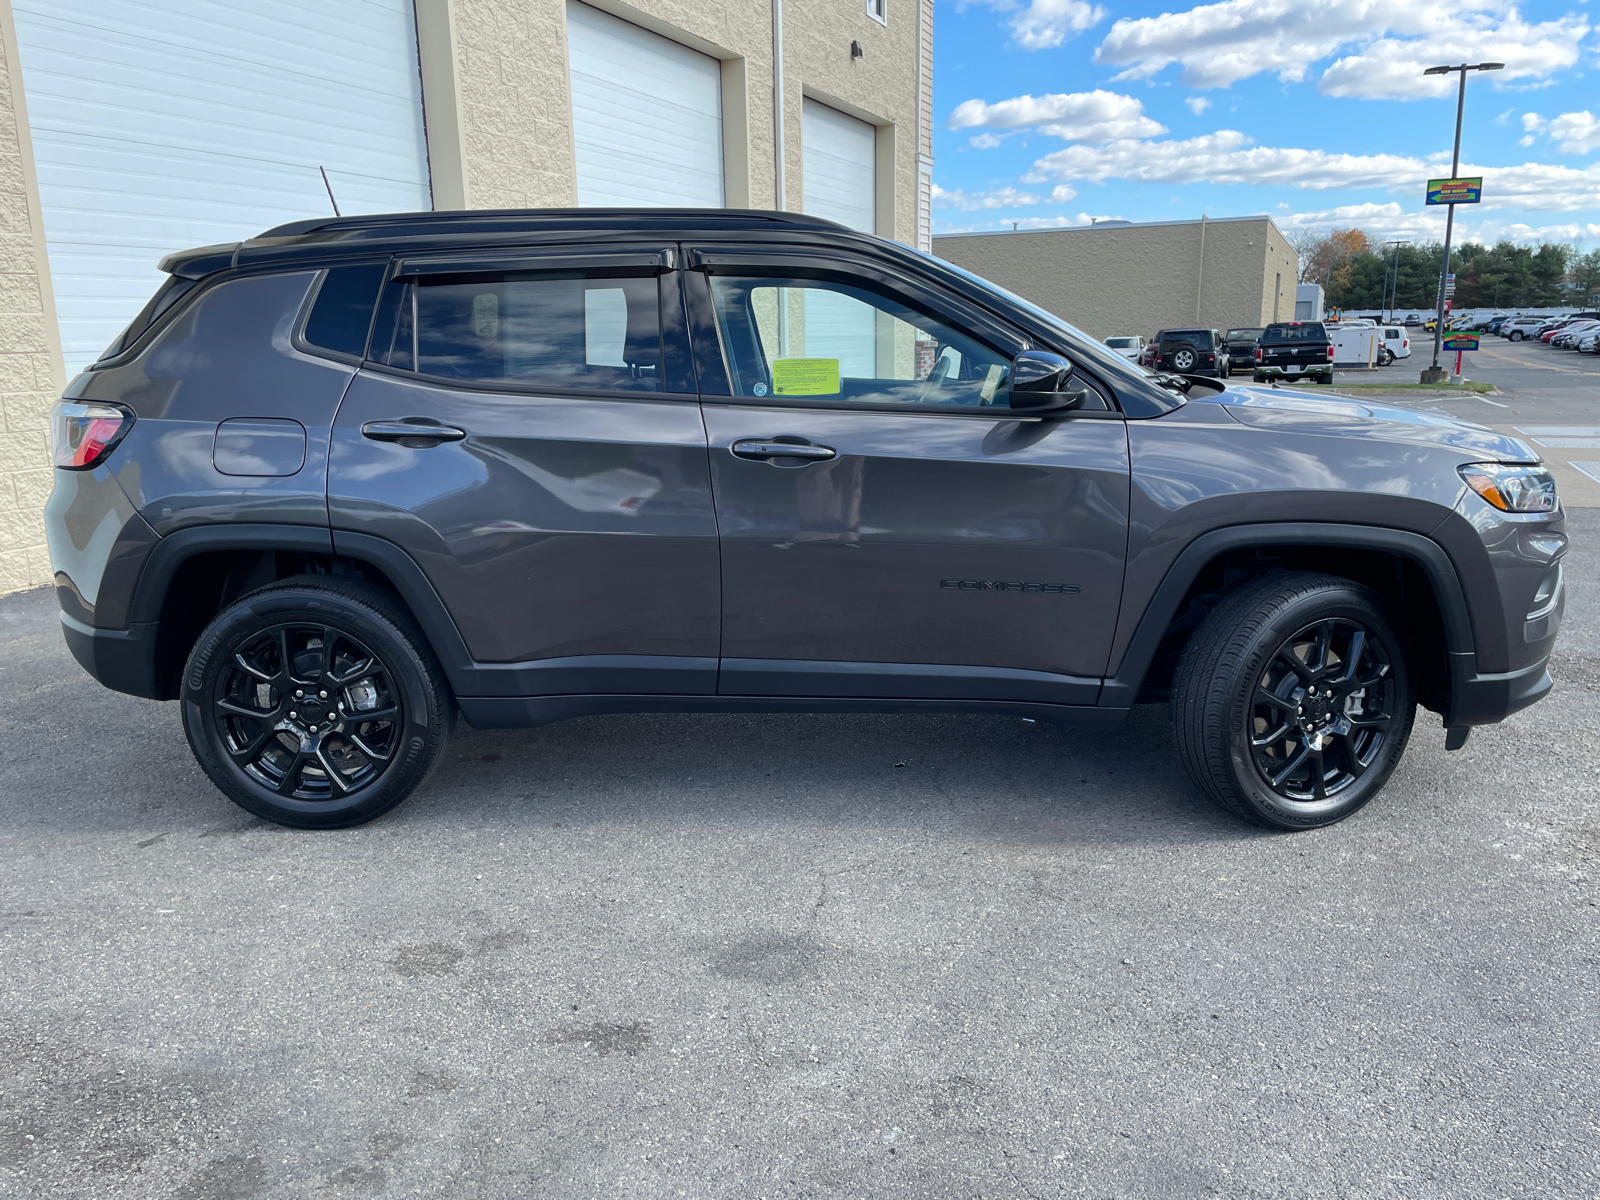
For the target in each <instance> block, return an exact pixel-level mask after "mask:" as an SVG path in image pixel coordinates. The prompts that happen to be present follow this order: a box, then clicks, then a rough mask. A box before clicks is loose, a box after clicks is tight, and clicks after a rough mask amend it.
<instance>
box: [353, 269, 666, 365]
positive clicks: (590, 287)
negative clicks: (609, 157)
mask: <svg viewBox="0 0 1600 1200" xmlns="http://www.w3.org/2000/svg"><path fill="white" fill-rule="evenodd" d="M379 327H380V328H381V329H382V331H383V332H382V335H381V345H379V344H375V345H374V346H373V357H374V358H379V359H381V360H382V361H385V362H387V363H388V364H389V365H390V366H394V367H402V368H404V369H406V370H414V371H417V372H419V373H420V374H423V375H437V376H441V377H443V378H446V379H472V380H482V381H484V382H496V381H501V382H514V383H515V382H520V383H543V384H547V385H549V386H552V387H572V388H596V389H609V390H621V391H645V392H654V391H660V390H661V379H660V375H661V316H660V308H659V304H658V301H657V288H656V280H655V277H654V276H649V277H644V278H610V277H600V276H591V275H586V274H582V273H573V272H564V273H559V274H551V273H540V274H533V273H518V274H514V275H494V276H482V277H477V278H473V279H462V278H461V277H459V276H445V277H437V278H430V277H428V276H423V277H422V278H421V279H418V280H416V281H413V282H409V283H405V284H400V285H395V286H394V288H393V289H392V292H391V296H389V297H386V299H385V303H384V306H383V309H382V311H381V313H380V316H379Z"/></svg>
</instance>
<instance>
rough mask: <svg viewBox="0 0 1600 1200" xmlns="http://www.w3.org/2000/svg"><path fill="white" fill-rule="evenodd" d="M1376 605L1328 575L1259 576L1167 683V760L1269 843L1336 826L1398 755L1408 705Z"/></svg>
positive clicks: (1389, 625) (1218, 615) (1193, 643)
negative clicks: (1172, 755) (1170, 755)
mask: <svg viewBox="0 0 1600 1200" xmlns="http://www.w3.org/2000/svg"><path fill="white" fill-rule="evenodd" d="M1394 631H1395V624H1394V622H1393V620H1392V619H1391V617H1390V615H1389V612H1388V608H1387V606H1386V605H1385V604H1384V602H1383V600H1382V599H1381V598H1380V597H1379V596H1378V595H1377V594H1376V593H1375V592H1373V591H1371V590H1370V589H1368V588H1365V587H1363V586H1361V585H1360V584H1357V583H1353V582H1351V581H1350V580H1348V579H1340V578H1337V577H1335V576H1331V575H1317V574H1312V573H1309V572H1292V573H1286V574H1278V575H1269V576H1266V577H1264V578H1262V579H1258V580H1255V581H1254V582H1251V583H1248V584H1246V585H1244V586H1243V587H1241V588H1240V589H1239V590H1238V591H1236V592H1234V593H1233V594H1231V595H1229V596H1227V597H1225V598H1224V599H1223V600H1222V602H1221V603H1219V604H1218V605H1217V607H1216V608H1215V609H1214V610H1213V611H1212V612H1211V614H1210V616H1208V617H1207V618H1206V620H1205V621H1204V622H1203V623H1202V624H1201V625H1200V627H1199V628H1198V629H1196V630H1195V632H1194V634H1193V635H1192V636H1191V637H1190V639H1189V642H1188V644H1187V645H1186V646H1185V647H1184V650H1183V654H1182V656H1181V658H1180V659H1179V662H1178V668H1177V671H1176V673H1175V675H1174V677H1173V685H1172V699H1171V716H1172V726H1173V734H1174V737H1175V739H1176V742H1177V748H1178V755H1179V757H1180V758H1181V759H1182V761H1183V765H1184V768H1185V769H1186V770H1187V771H1188V773H1189V776H1190V778H1191V779H1193V780H1194V782H1195V785H1196V786H1197V787H1198V788H1199V789H1200V790H1201V791H1202V792H1204V793H1205V794H1206V795H1207V796H1208V797H1210V799H1211V800H1212V801H1214V802H1215V803H1216V804H1217V805H1219V806H1220V807H1222V808H1223V809H1225V810H1227V811H1228V812H1230V813H1233V814H1234V815H1235V816H1238V817H1242V818H1244V819H1245V820H1248V821H1253V822H1255V823H1257V824H1260V825H1266V826H1268V827H1270V828H1274V829H1314V828H1317V827H1318V826H1322V825H1331V824H1332V823H1333V822H1335V821H1339V820H1343V819H1344V818H1345V817H1348V816H1349V815H1350V814H1351V813H1353V812H1355V811H1356V810H1357V809H1359V808H1361V807H1362V806H1363V805H1365V804H1366V803H1367V802H1368V801H1369V800H1371V799H1372V798H1373V797H1374V796H1375V795H1377V793H1378V792H1379V791H1380V790H1381V789H1382V787H1383V785H1384V784H1385V782H1387V781H1388V778H1389V775H1390V774H1391V773H1392V772H1393V771H1394V768H1395V765H1396V764H1397V763H1398V762H1399V761H1400V756H1401V754H1403V753H1404V751H1405V748H1406V742H1407V740H1408V739H1409V738H1410V736H1411V726H1412V722H1413V720H1414V719H1415V716H1416V694H1415V691H1414V690H1413V686H1412V682H1411V676H1410V673H1409V671H1408V670H1407V664H1406V659H1405V654H1404V651H1403V649H1402V646H1401V642H1400V640H1399V638H1398V637H1396V635H1395V632H1394Z"/></svg>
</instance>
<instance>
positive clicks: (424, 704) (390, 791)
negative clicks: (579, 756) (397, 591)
mask: <svg viewBox="0 0 1600 1200" xmlns="http://www.w3.org/2000/svg"><path fill="white" fill-rule="evenodd" d="M321 683H331V684H332V685H333V686H332V688H331V691H330V689H329V688H321V687H318V686H317V685H318V684H321ZM297 696H298V697H299V699H297V698H296V697H297ZM323 697H327V698H326V699H324V698H323ZM180 700H181V709H182V719H183V730H184V733H185V734H186V735H187V736H188V738H189V745H190V748H191V749H193V751H194V756H195V758H196V759H197V760H198V761H199V763H200V766H201V768H202V769H203V770H204V771H205V773H206V774H207V775H208V776H210V777H211V781H212V782H213V783H215V784H216V785H217V787H218V788H219V789H221V791H222V793H223V794H224V795H226V796H227V797H228V798H229V799H230V800H232V801H233V802H234V803H236V804H238V805H239V806H240V807H242V808H245V809H248V810H249V811H250V812H252V813H255V814H256V816H258V817H263V818H265V819H266V820H268V821H273V822H276V823H277V824H279V825H289V826H292V827H294V828H297V829H343V828H347V827H349V826H351V825H360V824H362V823H363V822H365V821H370V820H372V819H373V818H374V817H378V816H381V815H382V814H384V813H386V812H388V811H389V810H390V809H391V808H393V807H394V806H395V805H397V804H399V803H400V802H401V801H402V800H404V799H405V798H406V797H407V796H409V795H410V794H411V793H412V792H413V791H415V790H416V789H417V788H418V787H419V786H420V785H421V784H422V782H423V781H424V780H425V779H427V777H428V775H429V773H430V772H431V771H432V770H433V768H434V767H435V766H436V765H437V764H438V763H439V762H440V761H441V760H442V759H443V757H444V752H445V747H446V745H447V744H448V742H449V737H450V728H451V726H452V724H453V723H454V720H455V701H454V699H453V698H452V697H451V695H450V689H449V688H448V687H447V686H446V684H445V680H444V673H443V671H441V670H440V668H439V664H438V661H437V660H436V659H435V658H434V655H433V651H432V650H431V649H430V648H429V646H428V643H427V641H426V639H424V638H423V636H422V634H421V632H420V631H419V630H418V629H417V627H416V625H415V623H414V622H413V621H412V620H411V618H410V616H409V615H408V614H407V613H406V611H405V609H404V608H403V607H402V606H401V605H400V604H399V602H398V601H396V600H395V599H394V598H393V597H392V596H391V595H390V594H389V593H388V592H385V591H383V590H382V589H381V588H377V587H374V586H373V585H371V584H367V583H362V582H359V581H356V580H344V579H330V578H328V577H326V576H318V577H312V576H302V577H300V578H298V579H292V580H285V581H283V582H280V583H274V584H271V585H269V586H268V587H264V588H262V589H260V590H259V591H256V592H252V593H250V594H249V595H248V596H244V597H242V598H241V599H239V600H238V601H236V602H235V603H233V604H231V605H229V606H228V607H227V608H226V609H224V610H223V611H222V612H221V613H219V614H218V615H217V616H216V618H215V619H213V620H212V622H211V624H209V625H208V626H206V628H205V631H204V632H203V633H201V635H200V638H199V640H198V641H196V642H195V644H194V648H193V649H192V650H191V651H190V652H189V661H188V663H187V664H186V665H185V667H184V670H183V688H182V694H181V697H180ZM368 713H371V714H372V716H367V715H366V714H368Z"/></svg>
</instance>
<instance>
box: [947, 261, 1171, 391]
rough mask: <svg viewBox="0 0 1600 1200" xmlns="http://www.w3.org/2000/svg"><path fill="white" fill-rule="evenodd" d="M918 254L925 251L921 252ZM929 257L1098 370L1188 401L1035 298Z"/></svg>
mask: <svg viewBox="0 0 1600 1200" xmlns="http://www.w3.org/2000/svg"><path fill="white" fill-rule="evenodd" d="M918 253H923V252H922V251H918ZM927 257H928V258H932V259H933V260H934V261H935V262H936V263H938V264H939V266H940V267H941V268H942V269H944V270H946V271H949V272H950V273H951V274H953V275H959V276H960V277H961V278H962V279H965V280H966V281H967V282H969V283H971V284H973V285H975V286H976V287H979V288H982V289H983V290H984V291H986V292H990V293H992V294H993V295H996V296H1003V297H1004V298H1005V299H1006V300H1009V301H1010V302H1011V303H1012V304H1015V305H1016V306H1017V307H1018V308H1021V309H1025V310H1026V311H1027V312H1028V313H1029V314H1031V315H1032V316H1034V317H1036V318H1037V319H1038V320H1039V321H1040V322H1042V323H1043V324H1045V325H1047V326H1049V327H1050V328H1051V329H1054V330H1057V331H1058V332H1060V333H1061V334H1062V336H1063V337H1064V338H1065V339H1066V341H1067V342H1068V344H1069V345H1070V346H1071V347H1072V349H1073V351H1074V352H1075V353H1077V354H1079V355H1080V356H1082V357H1083V359H1084V360H1085V361H1091V362H1093V363H1094V365H1095V368H1096V369H1097V370H1100V371H1103V372H1105V373H1106V374H1107V375H1109V376H1111V377H1112V378H1113V379H1116V380H1119V381H1121V382H1123V383H1125V384H1128V385H1130V386H1135V387H1138V388H1140V389H1142V390H1144V391H1147V392H1148V391H1150V390H1154V391H1155V392H1156V393H1157V394H1159V395H1160V397H1161V402H1162V403H1163V404H1164V405H1177V404H1182V403H1184V398H1183V397H1182V396H1180V395H1178V394H1176V393H1174V392H1171V391H1168V390H1167V389H1166V388H1163V387H1161V385H1160V384H1158V383H1157V382H1156V378H1157V376H1156V373H1155V372H1154V371H1147V370H1145V369H1144V368H1143V367H1140V366H1135V365H1134V362H1133V360H1132V359H1131V358H1124V357H1123V356H1122V355H1120V354H1117V353H1115V352H1113V351H1112V350H1111V349H1110V348H1109V347H1107V346H1102V345H1101V344H1100V343H1099V342H1097V341H1095V340H1094V339H1093V338H1092V337H1090V336H1089V335H1088V334H1086V333H1084V332H1083V330H1081V329H1079V328H1078V327H1077V326H1076V325H1071V324H1068V323H1067V322H1066V321H1063V320H1062V319H1061V318H1060V317H1058V316H1056V315H1055V313H1053V312H1050V311H1049V310H1047V309H1043V308H1040V307H1039V306H1038V305H1037V304H1035V303H1034V302H1033V301H1032V300H1025V299H1023V298H1022V297H1021V296H1019V295H1017V294H1016V293H1015V292H1008V291H1007V290H1006V289H1005V288H1003V287H1001V286H1000V285H999V284H997V283H991V282H990V281H989V280H987V279H985V278H984V277H983V276H981V275H974V274H973V273H972V272H971V271H968V270H967V269H966V268H964V267H958V266H956V264H955V263H953V262H949V261H948V260H946V259H943V258H937V257H935V256H934V255H931V254H929V255H927Z"/></svg>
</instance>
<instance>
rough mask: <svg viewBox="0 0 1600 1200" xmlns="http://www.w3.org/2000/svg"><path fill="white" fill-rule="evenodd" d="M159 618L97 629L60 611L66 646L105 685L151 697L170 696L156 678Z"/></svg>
mask: <svg viewBox="0 0 1600 1200" xmlns="http://www.w3.org/2000/svg"><path fill="white" fill-rule="evenodd" d="M159 628H160V622H158V621H148V622H134V623H132V624H130V625H129V626H128V627H127V628H126V629H96V628H94V626H92V625H86V624H84V623H83V622H82V621H80V620H78V619H77V618H76V617H71V616H68V615H67V614H66V613H62V614H61V632H62V634H63V635H64V636H65V637H66V639H67V649H69V650H71V651H72V657H73V658H75V659H77V660H78V665H79V666H81V667H82V668H83V669H84V670H85V671H87V672H89V674H91V675H93V676H94V677H95V678H96V679H97V680H99V681H100V682H101V683H103V684H105V686H106V687H108V688H110V689H111V690H112V691H116V692H127V693H128V694H129V695H132V696H144V697H146V698H147V699H150V700H168V699H171V697H169V696H166V695H163V694H162V690H161V689H160V688H159V687H158V686H157V680H156V670H155V667H156V632H157V630H158V629H159Z"/></svg>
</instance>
